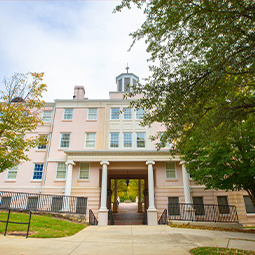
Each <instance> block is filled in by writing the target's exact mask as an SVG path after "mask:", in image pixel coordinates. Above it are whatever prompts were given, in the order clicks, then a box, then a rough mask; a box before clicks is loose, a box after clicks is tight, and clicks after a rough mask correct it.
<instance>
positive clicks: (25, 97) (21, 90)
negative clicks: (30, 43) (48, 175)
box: [0, 73, 46, 172]
mask: <svg viewBox="0 0 255 255" xmlns="http://www.w3.org/2000/svg"><path fill="white" fill-rule="evenodd" d="M43 75H44V74H43V73H27V74H21V73H16V74H14V75H13V76H12V77H11V78H9V79H5V80H4V85H5V90H4V91H0V172H2V171H4V170H5V169H7V168H10V167H13V166H15V165H17V164H19V163H20V162H21V161H23V160H29V158H28V157H27V155H26V151H28V150H29V149H30V148H33V147H35V146H36V145H37V142H38V137H28V136H26V133H27V132H31V131H33V130H35V129H36V127H37V125H38V124H39V123H41V118H40V116H39V114H38V113H39V112H38V110H39V109H40V108H41V107H42V105H43V104H44V102H43V101H42V100H41V97H42V93H43V92H44V91H46V85H45V84H43V83H42V80H43Z"/></svg>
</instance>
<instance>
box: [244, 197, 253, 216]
mask: <svg viewBox="0 0 255 255" xmlns="http://www.w3.org/2000/svg"><path fill="white" fill-rule="evenodd" d="M243 199H244V203H245V209H246V213H255V206H254V205H253V203H252V201H251V198H250V197H249V196H243Z"/></svg>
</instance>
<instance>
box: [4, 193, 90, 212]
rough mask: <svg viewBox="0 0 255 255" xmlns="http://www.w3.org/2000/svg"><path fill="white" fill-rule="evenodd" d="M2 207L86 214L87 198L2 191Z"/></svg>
mask: <svg viewBox="0 0 255 255" xmlns="http://www.w3.org/2000/svg"><path fill="white" fill-rule="evenodd" d="M0 209H19V210H31V211H42V212H58V213H77V214H86V211H87V198H86V197H74V196H62V195H49V194H35V193H21V192H9V191H0Z"/></svg>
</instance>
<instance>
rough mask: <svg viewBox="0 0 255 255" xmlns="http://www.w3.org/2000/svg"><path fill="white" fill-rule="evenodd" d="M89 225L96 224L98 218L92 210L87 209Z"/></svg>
mask: <svg viewBox="0 0 255 255" xmlns="http://www.w3.org/2000/svg"><path fill="white" fill-rule="evenodd" d="M89 225H98V220H97V218H96V216H95V215H94V213H93V212H92V210H89Z"/></svg>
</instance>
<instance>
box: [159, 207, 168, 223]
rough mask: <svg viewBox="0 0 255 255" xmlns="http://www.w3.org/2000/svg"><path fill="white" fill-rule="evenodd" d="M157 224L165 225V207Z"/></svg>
mask: <svg viewBox="0 0 255 255" xmlns="http://www.w3.org/2000/svg"><path fill="white" fill-rule="evenodd" d="M158 224H159V225H166V224H167V209H165V210H164V211H163V213H162V215H161V216H160V218H159V220H158Z"/></svg>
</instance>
